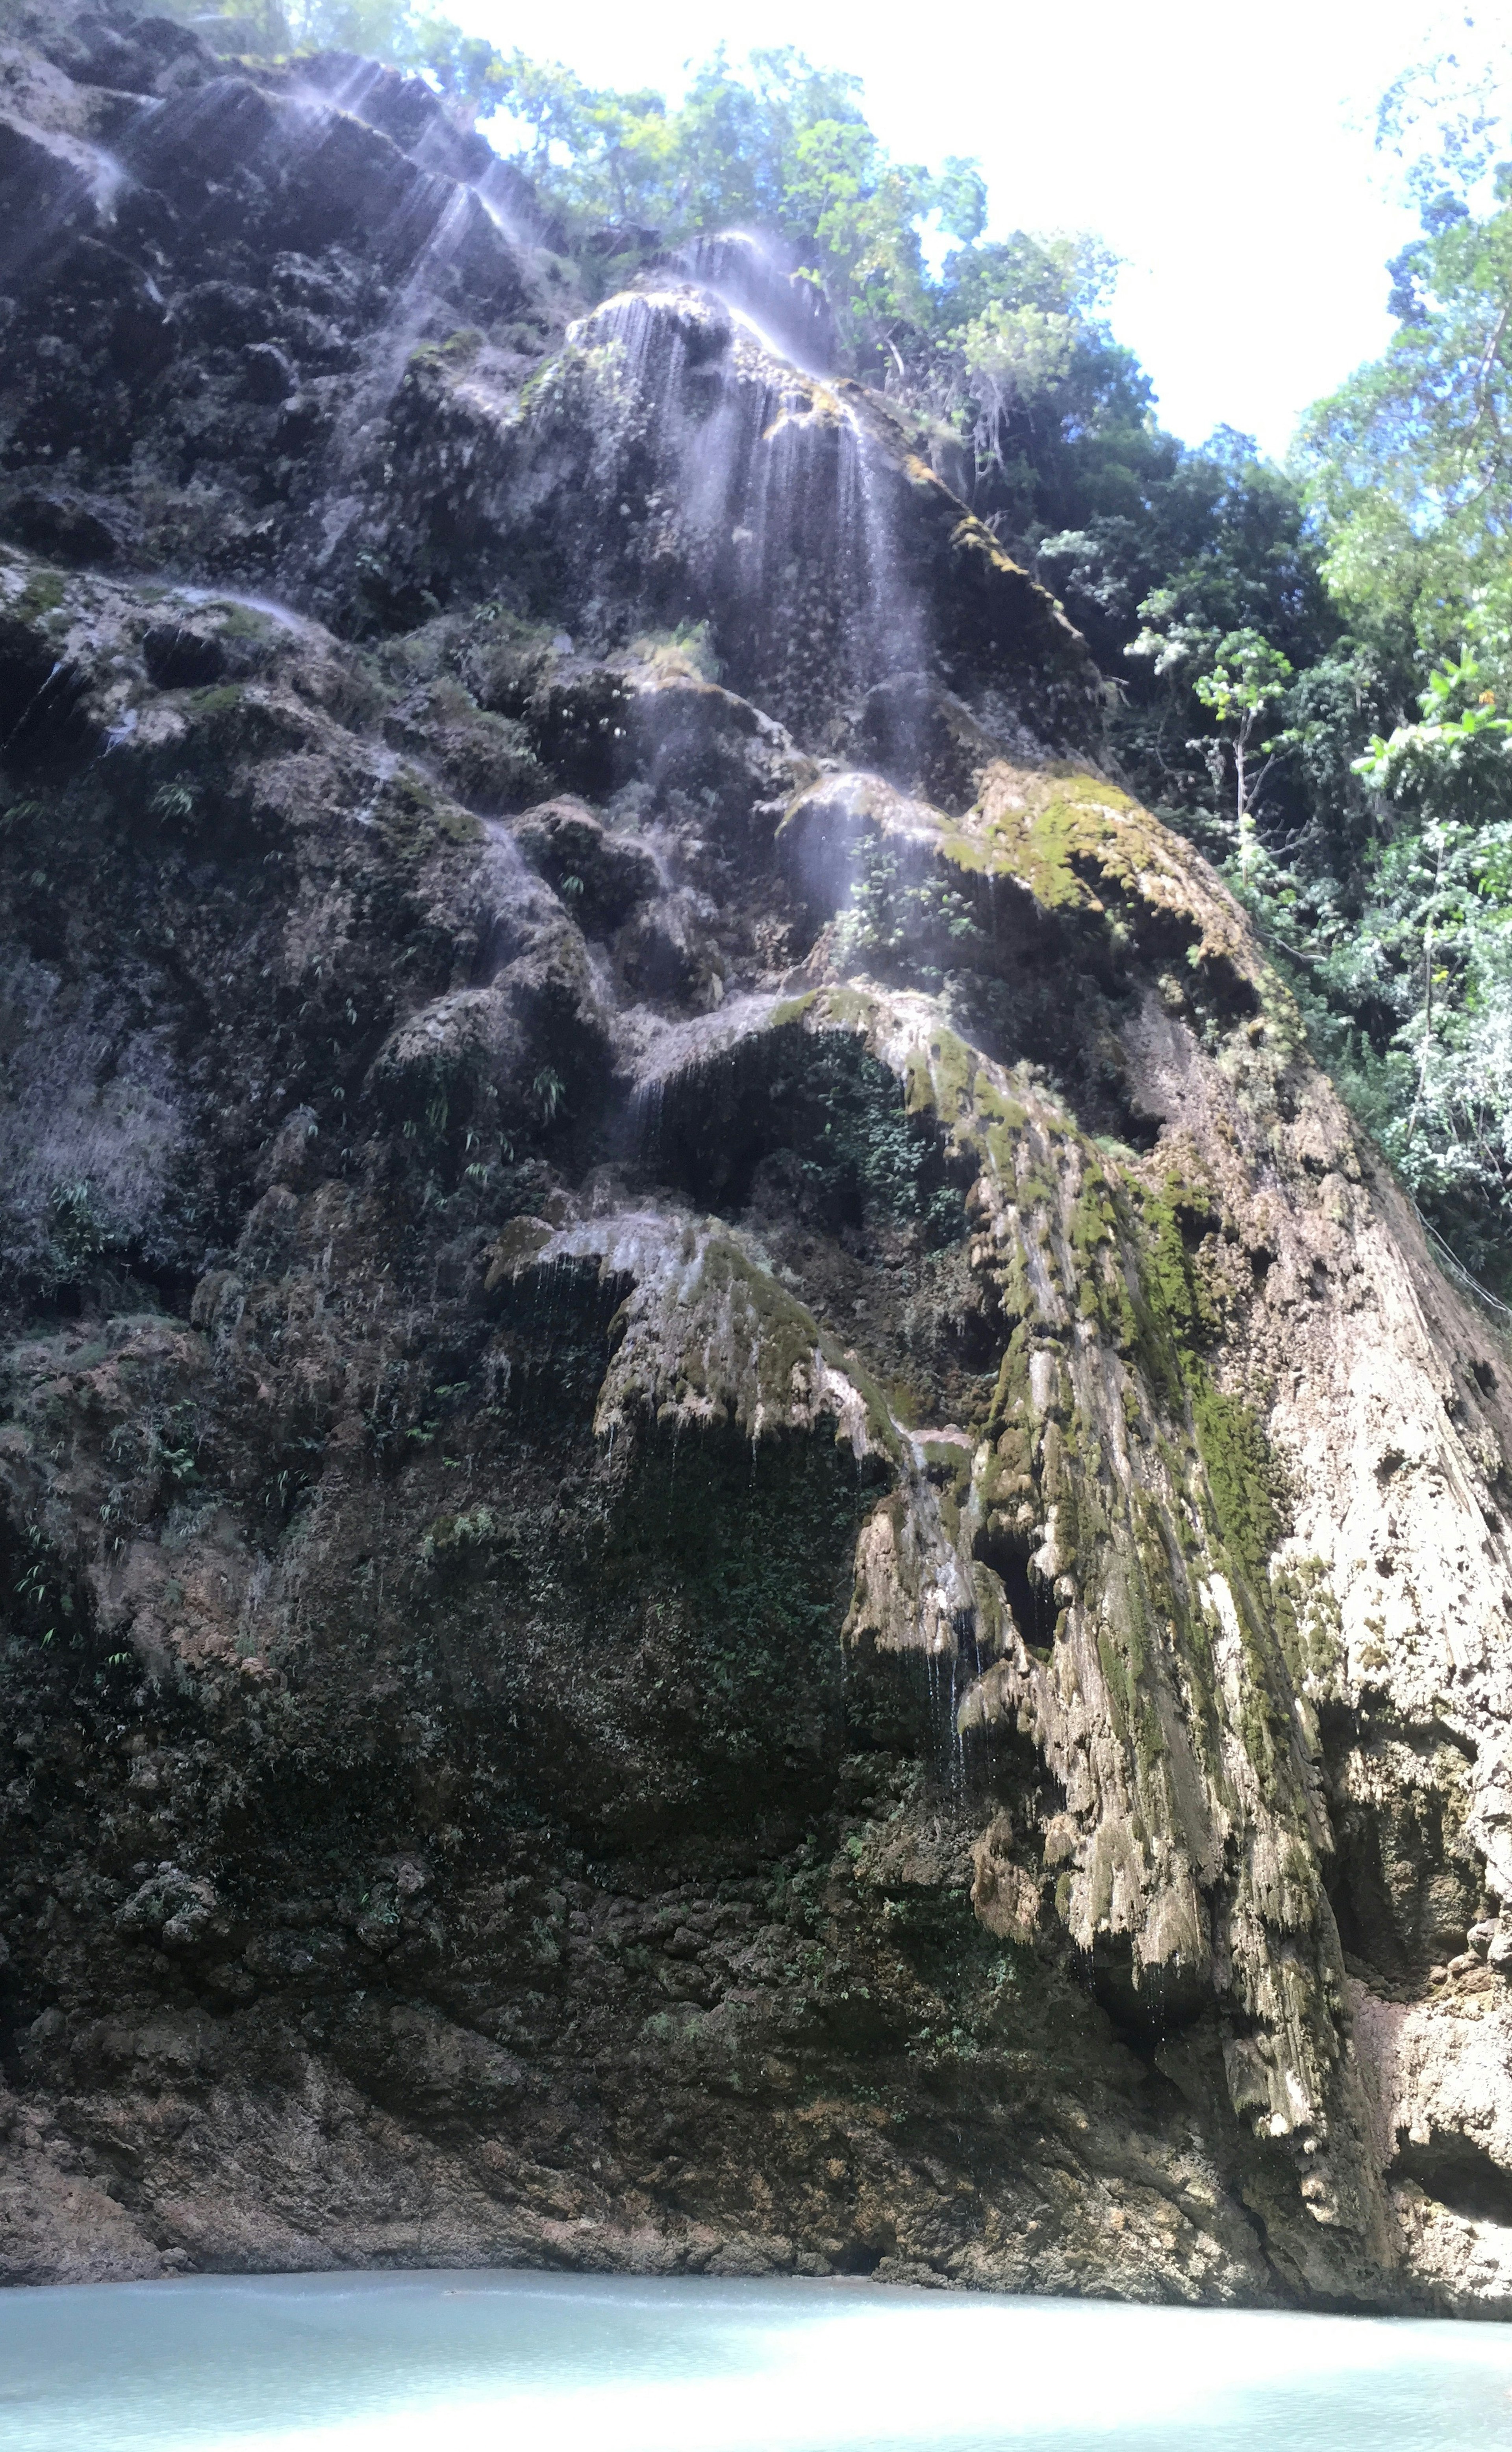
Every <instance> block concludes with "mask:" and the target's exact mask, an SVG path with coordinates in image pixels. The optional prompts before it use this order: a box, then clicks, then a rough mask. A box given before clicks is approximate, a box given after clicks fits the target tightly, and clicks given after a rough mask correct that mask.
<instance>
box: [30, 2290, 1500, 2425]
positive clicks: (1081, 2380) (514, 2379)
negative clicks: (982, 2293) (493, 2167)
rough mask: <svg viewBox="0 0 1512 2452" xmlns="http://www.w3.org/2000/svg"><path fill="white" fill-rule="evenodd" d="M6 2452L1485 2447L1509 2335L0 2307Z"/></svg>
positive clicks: (135, 2298) (838, 2300) (1157, 2313)
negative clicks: (96, 2451) (225, 2448)
mask: <svg viewBox="0 0 1512 2452" xmlns="http://www.w3.org/2000/svg"><path fill="white" fill-rule="evenodd" d="M0 2443H3V2444H4V2446H5V2452H93V2447H95V2446H99V2447H101V2452H105V2447H109V2452H147V2448H148V2447H150V2452H208V2447H210V2446H213V2445H228V2446H236V2447H239V2448H240V2452H251V2447H257V2452H264V2447H266V2452H274V2447H276V2452H294V2447H296V2446H298V2447H299V2452H369V2447H371V2452H411V2447H414V2452H422V2448H423V2452H432V2447H435V2452H496V2447H497V2452H538V2447H539V2452H590V2447H591V2452H727V2447H728V2452H862V2447H868V2452H871V2447H874V2452H925V2448H926V2447H928V2452H969V2447H970V2452H988V2448H989V2447H992V2446H996V2445H1011V2446H1014V2447H1019V2448H1020V2452H1071V2447H1072V2446H1076V2447H1083V2446H1089V2445H1090V2446H1107V2447H1112V2446H1115V2445H1116V2446H1117V2447H1119V2452H1145V2447H1149V2452H1156V2447H1157V2446H1158V2447H1159V2452H1197V2447H1198V2446H1201V2447H1202V2452H1261V2447H1262V2446H1264V2447H1265V2452H1278V2447H1279V2452H1334V2447H1339V2452H1344V2447H1345V2446H1347V2447H1348V2452H1376V2447H1380V2452H1387V2447H1389V2452H1461V2447H1464V2452H1471V2447H1474V2452H1492V2447H1494V2446H1498V2445H1502V2444H1507V2443H1512V2329H1509V2328H1507V2327H1503V2326H1500V2325H1491V2324H1454V2323H1400V2322H1391V2321H1388V2320H1375V2319H1367V2318H1362V2317H1333V2316H1289V2315H1234V2314H1228V2313H1210V2312H1197V2311H1191V2310H1188V2309H1185V2308H1183V2309H1172V2308H1135V2307H1123V2306H1110V2305H1107V2304H1098V2303H1091V2304H1088V2303H1078V2302H1073V2301H1070V2300H1033V2299H990V2298H978V2297H968V2296H954V2295H945V2294H943V2293H936V2292H933V2291H919V2290H895V2289H881V2288H877V2287H875V2286H874V2285H872V2284H865V2283H804V2282H702V2281H683V2282H651V2281H644V2282H642V2281H634V2280H629V2279H622V2278H616V2279H613V2280H603V2279H599V2278H597V2277H582V2276H577V2275H559V2274H535V2273H529V2274H521V2273H383V2274H361V2275H354V2274H320V2275H315V2276H308V2275H297V2276H296V2275H279V2276H259V2277H256V2278H250V2279H241V2278H233V2279H222V2278H210V2277H205V2278H203V2279H195V2280H192V2281H184V2282H156V2283H129V2284H113V2285H103V2286H95V2287H88V2288H78V2289H57V2290H52V2289H49V2290H12V2291H7V2292H0Z"/></svg>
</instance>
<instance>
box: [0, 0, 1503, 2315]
mask: <svg viewBox="0 0 1512 2452" xmlns="http://www.w3.org/2000/svg"><path fill="white" fill-rule="evenodd" d="M0 188H3V190H4V194H5V198H6V202H7V211H6V214H5V216H4V223H3V241H0V245H3V251H4V263H3V271H0V312H3V314H4V317H5V324H4V332H5V345H4V351H3V355H0V427H3V439H0V736H3V759H4V778H3V790H4V800H3V805H0V898H3V900H0V1015H3V1022H0V1029H3V1037H4V1046H5V1051H6V1070H5V1094H4V1103H3V1105H0V1150H3V1166H0V1257H3V1265H4V1310H3V1314H0V1337H3V1347H0V1381H3V1401H4V1413H3V1416H0V1598H3V1607H4V1612H5V1616H4V1651H3V1657H0V1812H3V1814H4V1817H5V1843H4V1851H3V1858H0V2071H3V2082H0V2214H3V2219H0V2268H3V2270H4V2271H5V2273H6V2274H7V2275H8V2277H9V2278H10V2279H12V2280H15V2281H43V2280H53V2279H59V2278H70V2277H77V2278H83V2277H90V2278H105V2277H111V2276H116V2277H119V2276H126V2275H149V2274H155V2273H159V2272H167V2271H181V2270H185V2269H189V2268H206V2269H227V2268H286V2267H300V2266H317V2265H326V2264H469V2263H542V2264H558V2265H572V2266H579V2267H589V2268H594V2269H614V2268H619V2269H632V2270H637V2271H648V2272H667V2273H671V2272H687V2271H700V2272H717V2273H756V2272H773V2271H795V2272H800V2273H813V2274H818V2273H826V2272H834V2271H842V2272H857V2271H861V2272H874V2273H877V2274H879V2275H881V2276H883V2277H884V2278H894V2279H914V2280H925V2279H933V2280H936V2281H940V2282H945V2283H952V2284H966V2285H974V2286H990V2287H1000V2288H1012V2289H1031V2290H1052V2291H1098V2292H1112V2293H1122V2294H1127V2295H1129V2296H1131V2297H1136V2298H1145V2299H1185V2300H1189V2301H1193V2302H1202V2301H1229V2302H1236V2301H1247V2302H1251V2303H1255V2304H1267V2303H1280V2302H1291V2303H1300V2304H1319V2305H1321V2304H1332V2305H1345V2306H1359V2307H1375V2308H1386V2309H1399V2310H1419V2311H1422V2310H1440V2311H1457V2312H1463V2313H1467V2314H1488V2315H1501V2314H1504V2313H1506V2312H1508V2310H1509V2309H1512V1683H1509V1676H1512V1581H1509V1577H1512V1543H1509V1532H1508V1516H1509V1511H1512V1473H1509V1468H1508V1463H1507V1458H1508V1456H1509V1454H1512V1447H1509V1444H1508V1441H1509V1436H1512V1422H1509V1414H1508V1406H1507V1385H1508V1373H1509V1370H1512V1365H1509V1364H1508V1361H1507V1359H1506V1356H1505V1355H1504V1353H1503V1351H1502V1348H1501V1346H1500V1345H1499V1344H1498V1343H1496V1342H1495V1340H1494V1339H1493V1337H1492V1335H1491V1334H1490V1332H1489V1331H1488V1329H1487V1328H1486V1327H1485V1325H1484V1324H1483V1322H1482V1321H1481V1319H1480V1318H1479V1317H1478V1316H1477V1315H1476V1314H1475V1313H1474V1312H1473V1311H1472V1310H1470V1309H1468V1308H1467V1307H1466V1304H1465V1302H1464V1301H1463V1299H1462V1297H1461V1296H1460V1295H1458V1294H1457V1293H1456V1292H1455V1291H1454V1290H1453V1289H1452V1288H1451V1287H1450V1285H1449V1284H1448V1283H1447V1282H1446V1281H1445V1279H1444V1278H1443V1275H1441V1274H1440V1273H1439V1271H1438V1270H1437V1268H1436V1267H1435V1265H1434V1263H1433V1262H1432V1260H1431V1258H1430V1256H1429V1255H1428V1253H1427V1251H1426V1249H1425V1248H1424V1240H1423V1236H1422V1234H1421V1232H1420V1230H1419V1227H1418V1225H1417V1222H1416V1220H1415V1218H1414V1216H1413V1215H1412V1214H1411V1212H1410V1210H1409V1208H1408V1207H1407V1206H1406V1204H1405V1203H1404V1200H1403V1198H1402V1196H1401V1195H1400V1194H1399V1193H1398V1191H1397V1190H1396V1188H1395V1187H1394V1185H1393V1184H1392V1182H1391V1181H1390V1179H1389V1178H1388V1177H1387V1176H1386V1175H1385V1173H1384V1169H1383V1167H1382V1166H1381V1164H1380V1162H1379V1160H1378V1159H1377V1157H1375V1155H1374V1154H1373V1153H1372V1151H1371V1150H1370V1148H1369V1147H1368V1146H1367V1145H1366V1143H1365V1140H1364V1139H1363V1138H1362V1137H1361V1135H1360V1134H1359V1133H1358V1132H1357V1130H1356V1129H1355V1127H1354V1126H1353V1124H1352V1123H1351V1121H1350V1119H1349V1117H1348V1116H1347V1114H1346V1113H1345V1110H1344V1108H1343V1107H1342V1105H1341V1103H1340V1101H1339V1099H1338V1098H1337V1097H1336V1096H1335V1094H1334V1092H1333V1090H1332V1089H1331V1087H1330V1085H1329V1084H1328V1082H1327V1081H1326V1079H1325V1078H1324V1077H1323V1076H1322V1075H1321V1074H1320V1072H1319V1071H1318V1069H1317V1067H1316V1065H1315V1064H1314V1063H1313V1062H1312V1060H1311V1058H1310V1057H1309V1055H1308V1052H1307V1049H1306V1043H1305V1039H1304V1036H1303V1033H1302V1030H1301V1027H1300V1024H1299V1021H1298V1017H1297V1014H1296V1012H1295V1009H1294V1007H1293V1005H1292V1003H1291V1001H1290V999H1289V998H1288V996H1287V993H1286V989H1285V988H1284V986H1283V985H1282V984H1281V982H1280V981H1279V980H1278V979H1276V978H1275V977H1274V975H1273V974H1272V973H1271V972H1270V970H1269V969H1268V968H1267V963H1266V961H1265V959H1264V957H1263V954H1262V952H1261V950H1260V948H1259V947H1258V946H1257V944H1256V942H1255V940H1254V939H1253V937H1252V935H1251V932H1250V929H1249V926H1248V923H1247V920H1246V918H1245V916H1244V914H1243V912H1242V911H1241V910H1240V909H1239V907H1238V906H1237V905H1236V904H1235V902H1234V901H1233V900H1232V899H1231V898H1230V896H1229V895H1228V894H1227V891H1226V889H1225V888H1224V886H1223V885H1222V884H1221V883H1220V882H1219V880H1217V879H1216V878H1215V877H1214V876H1213V874H1212V873H1211V871H1210V870H1209V869H1208V867H1207V866H1206V865H1205V863H1204V862H1203V861H1202V860H1201V859H1200V858H1199V857H1198V856H1197V854H1196V853H1195V852H1194V851H1193V850H1192V849H1191V848H1190V847H1189V846H1188V844H1186V843H1185V842H1183V841H1181V840H1178V839H1177V838H1176V837H1175V836H1174V835H1172V834H1171V833H1169V832H1168V830H1167V829H1166V828H1165V827H1164V826H1163V825H1161V824H1160V823H1159V822H1158V821H1156V820H1155V819H1153V818H1152V817H1150V816H1149V814H1148V813H1147V812H1145V811H1144V810H1142V809H1141V808H1140V807H1139V806H1138V805H1137V804H1136V803H1135V802H1134V801H1132V800H1131V799H1130V798H1129V795H1128V793H1127V792H1126V791H1125V790H1123V789H1122V788H1121V787H1120V785H1119V784H1118V782H1117V781H1116V780H1115V779H1114V778H1113V777H1112V776H1111V775H1109V773H1108V772H1106V771H1105V768H1104V765H1103V763H1102V761H1101V757H1100V752H1099V745H1098V715H1099V708H1100V705H1101V703H1102V685H1101V682H1100V681H1099V678H1098V676H1097V674H1096V673H1095V672H1094V670H1093V669H1092V666H1091V664H1090V661H1089V659H1088V657H1087V654H1086V651H1085V649H1084V647H1083V645H1082V643H1081V641H1080V640H1079V638H1078V637H1077V635H1076V634H1075V632H1074V631H1073V630H1071V629H1070V626H1069V625H1068V624H1067V623H1066V621H1065V620H1064V617H1063V616H1062V614H1061V612H1060V610H1059V608H1058V607H1057V606H1056V605H1055V603H1053V602H1052V601H1051V599H1050V598H1049V597H1048V596H1047V595H1046V594H1045V593H1044V591H1043V590H1042V589H1040V588H1039V587H1038V586H1037V585H1036V584H1035V583H1034V582H1033V580H1032V579H1031V577H1030V576H1029V575H1028V574H1027V573H1026V572H1024V571H1022V570H1020V569H1019V568H1017V567H1016V566H1015V564H1013V562H1012V561H1011V558H1010V557H1009V556H1008V555H1006V554H1005V553H1004V552H1003V551H1002V549H1001V547H1000V546H999V545H998V544H997V542H996V540H995V539H994V538H993V537H992V536H991V535H990V534H989V533H988V531H987V530H986V529H984V528H983V527H981V526H980V524H978V523H977V522H975V521H974V520H973V519H972V515H971V513H970V511H969V510H968V509H967V507H966V506H965V504H962V503H961V502H959V501H958V500H957V499H956V498H955V497H954V496H953V495H952V494H951V493H950V491H949V490H948V489H947V487H946V486H945V485H944V484H942V483H941V482H940V480H939V479H938V477H936V476H935V475H934V473H933V470H932V469H931V467H930V466H929V465H928V459H927V455H926V454H925V452H924V451H923V449H922V447H921V442H920V438H919V436H918V435H917V434H916V433H915V431H914V430H913V426H912V425H911V423H910V421H909V419H908V417H907V416H906V415H904V414H903V413H901V412H900V411H899V410H898V409H897V408H896V407H895V406H894V405H893V404H890V403H889V402H887V401H886V400H883V399H882V398H881V397H880V396H878V395H877V394H875V393H874V392H871V391H869V390H867V389H866V388H865V387H864V386H860V385H858V384H855V383H854V382H851V381H849V380H847V379H845V378H843V377H841V376H840V375H838V374H837V373H835V370H834V369H835V336H834V332H833V328H832V326H831V325H830V323H829V321H828V318H827V313H826V310H825V309H824V307H823V302H822V301H820V300H818V299H817V298H816V297H815V294H814V293H813V292H812V289H811V288H809V287H806V286H805V285H804V284H803V282H802V281H801V279H798V278H797V277H795V274H794V272H793V270H792V268H791V267H789V266H787V265H785V264H784V263H783V262H781V260H780V259H779V258H778V257H777V256H776V255H775V254H773V253H771V252H769V251H768V250H767V249H765V247H763V246H762V244H761V243H760V242H759V241H758V240H756V239H754V238H753V237H751V236H750V235H749V234H739V235H732V236H728V237H724V238H720V239H717V240H710V241H701V242H699V243H698V245H697V247H691V248H684V249H683V250H681V251H680V252H679V253H677V255H676V256H673V257H669V259H668V260H667V261H666V262H665V263H663V264H661V265H659V266H657V267H653V268H652V270H651V271H650V272H648V273H647V274H645V275H643V276H642V277H641V278H640V280H639V282H638V286H637V287H634V288H632V289H631V290H629V291H628V292H626V293H624V294H622V295H620V296H617V297H613V298H609V299H604V300H600V301H598V302H597V303H596V302H593V301H590V300H587V299H584V298H583V297H582V296H581V295H580V294H579V291H578V289H577V287H576V280H577V276H576V275H575V274H574V273H573V271H572V269H571V267H570V266H569V265H568V264H567V263H566V262H565V260H564V258H563V257H562V256H560V254H559V253H557V252H556V251H555V249H556V248H557V247H560V244H561V233H560V230H557V229H555V228H554V227H553V225H552V222H551V219H550V216H549V215H548V214H547V213H545V212H544V211H543V210H542V209H541V208H540V205H539V203H538V201H537V200H536V198H535V197H534V195H533V194H532V193H531V192H530V190H529V189H528V188H527V187H526V186H525V184H524V183H523V182H522V181H520V179H519V178H518V176H517V175H516V174H514V173H511V172H509V171H507V170H505V169H504V168H503V167H502V166H501V165H500V164H499V163H498V162H497V160H496V159H495V158H494V157H493V155H492V154H491V153H490V152H489V149H488V148H487V147H486V146H485V145H483V144H482V142H481V140H479V139H475V138H471V137H466V136H462V135H460V134H459V133H458V131H457V129H455V128H454V127H453V126H452V125H451V123H450V122H448V121H447V120H446V119H445V117H444V114H443V113H442V110H441V109H440V106H439V105H438V104H437V102H436V100H435V98H434V97H433V96H432V95H430V94H429V93H428V91H427V90H426V89H424V88H423V87H422V86H420V85H418V84H416V83H414V82H413V81H407V80H405V79H403V78H401V77H398V76H397V75H395V74H394V73H393V72H391V71H383V70H380V69H374V68H373V67H372V66H371V64H364V63H362V62H359V61H356V60H353V59H350V58H346V57H334V56H332V57H325V58H322V59H318V60H313V61H309V62H305V63H303V64H300V65H299V66H298V67H296V68H294V69H284V68H266V67H257V66H256V65H252V66H248V65H246V64H245V63H228V62H226V61H225V60H223V59H220V58H217V57H215V56H213V55H212V54H211V53H210V52H209V51H208V50H206V47H205V45H204V44H203V43H202V42H201V41H200V39H199V38H198V36H196V35H195V34H194V33H192V32H191V31H188V30H185V29H183V28H180V27H177V26H170V25H168V24H167V22H166V21H163V20H157V19H152V18H150V17H138V16H135V15H133V14H132V12H131V11H130V10H129V9H128V8H127V7H125V6H120V7H115V8H110V7H104V8H100V9H96V10H64V11H63V12H61V19H60V15H59V12H57V11H53V10H49V11H47V12H45V13H44V12H39V14H38V18H37V22H36V24H35V26H34V27H33V29H32V31H31V36H30V38H29V40H26V41H22V42H19V43H16V44H14V45H12V46H11V47H10V49H9V50H7V51H6V52H5V53H4V54H3V56H0Z"/></svg>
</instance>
